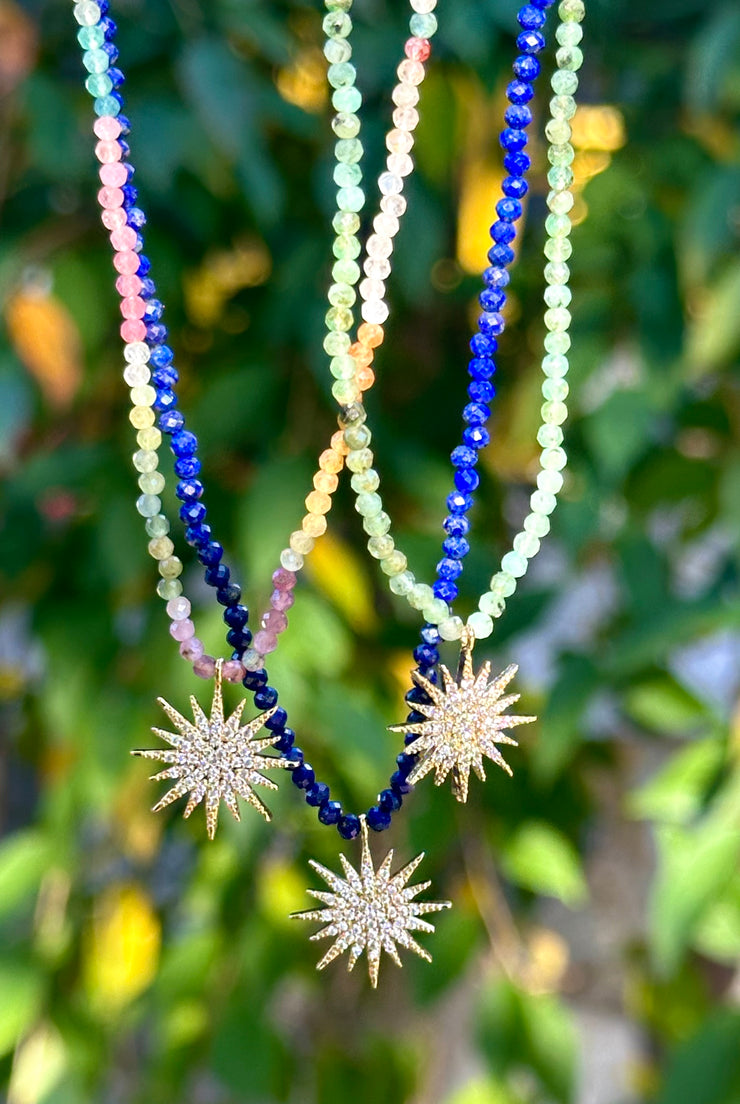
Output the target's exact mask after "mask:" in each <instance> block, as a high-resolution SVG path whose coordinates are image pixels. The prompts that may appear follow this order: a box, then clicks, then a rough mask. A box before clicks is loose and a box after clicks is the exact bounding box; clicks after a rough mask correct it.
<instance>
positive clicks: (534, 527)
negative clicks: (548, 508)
mask: <svg viewBox="0 0 740 1104" xmlns="http://www.w3.org/2000/svg"><path fill="white" fill-rule="evenodd" d="M524 528H525V530H526V532H527V533H532V534H534V536H535V537H539V538H540V539H542V537H546V536H547V534H548V533H549V532H550V519H549V518H548V517H545V515H544V514H535V513H531V514H527V516H526V518H525V519H524Z"/></svg>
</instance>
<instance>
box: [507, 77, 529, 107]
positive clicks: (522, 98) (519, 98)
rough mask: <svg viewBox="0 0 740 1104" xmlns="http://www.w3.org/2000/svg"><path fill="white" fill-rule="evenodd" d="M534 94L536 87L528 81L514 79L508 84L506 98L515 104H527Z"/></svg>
mask: <svg viewBox="0 0 740 1104" xmlns="http://www.w3.org/2000/svg"><path fill="white" fill-rule="evenodd" d="M533 96H534V88H533V87H532V85H531V84H529V83H528V82H527V81H522V80H513V81H511V83H510V84H508V85H507V86H506V98H507V99H508V100H509V101H510V102H511V103H513V104H527V103H529V101H530V100H531V99H532V97H533Z"/></svg>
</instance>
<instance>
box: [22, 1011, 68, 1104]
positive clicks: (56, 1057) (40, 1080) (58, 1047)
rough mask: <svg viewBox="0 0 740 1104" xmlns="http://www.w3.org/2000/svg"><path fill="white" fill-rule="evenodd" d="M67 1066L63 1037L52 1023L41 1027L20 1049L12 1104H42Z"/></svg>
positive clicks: (43, 1024) (37, 1028) (28, 1037)
mask: <svg viewBox="0 0 740 1104" xmlns="http://www.w3.org/2000/svg"><path fill="white" fill-rule="evenodd" d="M66 1066H67V1053H66V1051H65V1048H64V1042H63V1040H62V1037H61V1035H60V1034H59V1032H58V1031H57V1029H56V1028H55V1027H54V1026H53V1025H52V1024H50V1023H42V1024H39V1025H38V1027H36V1028H35V1029H34V1031H33V1032H32V1033H31V1034H30V1035H27V1036H26V1038H25V1039H24V1040H23V1041H22V1042H21V1043H19V1045H18V1047H17V1049H16V1052H15V1057H14V1059H13V1070H12V1072H11V1075H10V1085H9V1087H8V1104H39V1102H40V1101H42V1100H44V1099H46V1097H47V1096H48V1095H49V1094H50V1093H51V1091H52V1090H53V1089H54V1087H55V1086H56V1085H57V1084H58V1082H59V1081H60V1079H61V1077H62V1075H63V1074H64V1071H65V1068H66Z"/></svg>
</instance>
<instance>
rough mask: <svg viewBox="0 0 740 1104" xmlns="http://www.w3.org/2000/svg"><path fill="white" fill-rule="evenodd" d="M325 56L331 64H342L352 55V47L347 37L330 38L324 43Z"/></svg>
mask: <svg viewBox="0 0 740 1104" xmlns="http://www.w3.org/2000/svg"><path fill="white" fill-rule="evenodd" d="M324 57H325V58H326V60H327V61H328V62H329V64H330V65H341V64H342V62H345V61H349V59H350V58H351V57H352V47H351V46H350V44H349V42H347V39H346V38H333V39H332V38H330V39H329V41H328V42H327V43H325V45H324Z"/></svg>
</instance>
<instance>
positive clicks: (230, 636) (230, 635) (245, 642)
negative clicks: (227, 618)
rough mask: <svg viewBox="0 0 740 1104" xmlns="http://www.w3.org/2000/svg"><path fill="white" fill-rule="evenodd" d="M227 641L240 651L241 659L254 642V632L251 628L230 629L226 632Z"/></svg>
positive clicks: (239, 656)
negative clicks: (252, 632)
mask: <svg viewBox="0 0 740 1104" xmlns="http://www.w3.org/2000/svg"><path fill="white" fill-rule="evenodd" d="M226 642H227V644H230V645H231V647H232V648H235V649H236V651H237V652H238V653H239V655H238V658H239V659H241V657H242V655H243V654H244V652H245V651H246V650H247V648H248V647H249V645H250V644H251V643H252V634H251V632H250V631H249V629H229V631H228V632H227V634H226Z"/></svg>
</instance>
